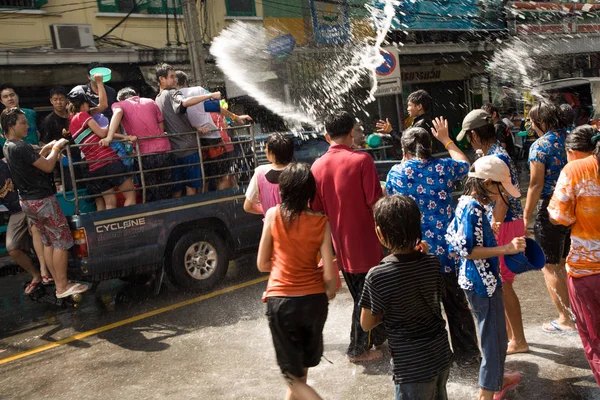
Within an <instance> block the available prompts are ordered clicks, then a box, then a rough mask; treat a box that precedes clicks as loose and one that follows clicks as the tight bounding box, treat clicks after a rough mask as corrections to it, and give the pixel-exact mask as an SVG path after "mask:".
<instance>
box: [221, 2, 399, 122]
mask: <svg viewBox="0 0 600 400" xmlns="http://www.w3.org/2000/svg"><path fill="white" fill-rule="evenodd" d="M396 5H398V2H397V1H396V0H386V1H385V2H377V3H373V4H371V5H367V6H365V7H367V10H368V11H369V13H370V22H371V26H372V27H374V29H375V33H376V34H375V36H374V37H367V38H365V39H363V40H362V41H358V40H355V41H351V42H349V43H347V44H344V45H338V46H333V47H328V48H325V49H323V48H317V49H314V48H297V49H296V50H295V51H294V52H292V54H290V55H288V58H287V60H286V61H285V62H284V61H281V60H278V59H277V58H276V57H274V56H272V55H271V54H270V53H269V42H270V40H271V39H273V38H274V37H276V36H279V35H281V34H282V33H283V32H277V31H274V30H267V29H265V28H264V27H262V26H256V25H252V24H248V23H244V22H236V23H234V24H232V25H231V26H229V27H228V28H226V29H224V30H223V31H222V32H221V34H220V35H219V36H218V37H217V38H215V39H214V40H213V44H212V46H211V49H210V52H211V54H212V55H213V56H214V57H215V59H216V63H217V66H218V67H219V68H220V69H221V70H222V71H223V73H224V74H225V75H226V76H227V78H228V79H229V80H231V81H232V82H234V83H235V84H236V85H237V86H239V87H240V88H241V89H242V90H244V91H245V92H246V93H248V94H249V95H250V96H251V97H253V98H254V99H255V100H256V101H257V102H258V103H259V104H261V105H262V106H264V107H266V108H268V109H269V110H271V111H273V112H274V113H276V114H278V115H279V116H281V117H282V118H283V119H284V120H286V122H287V123H288V124H291V125H296V126H297V125H298V124H305V125H310V126H315V127H319V122H318V121H320V120H322V118H323V117H324V116H325V115H327V114H328V113H330V112H331V110H335V109H340V108H343V107H350V108H352V109H353V111H355V112H357V111H362V108H363V106H364V105H365V104H367V103H369V102H371V101H373V100H374V99H375V97H374V94H375V92H376V90H377V76H376V72H375V70H376V68H377V67H379V66H380V65H381V64H382V62H383V57H382V56H381V54H380V50H381V46H382V44H383V43H384V41H385V38H386V35H387V33H388V31H389V29H390V26H391V24H392V21H393V19H394V16H395V12H396V11H395V6H396ZM304 64H308V65H312V67H314V69H313V71H312V72H309V73H306V71H302V73H294V72H293V71H290V69H292V68H294V66H295V65H296V66H297V65H304ZM365 80H369V81H370V83H371V90H370V91H369V94H368V96H367V97H366V98H356V97H355V96H348V94H349V93H350V91H351V90H352V89H353V88H356V87H358V86H359V85H361V83H363V82H364V81H365ZM290 87H291V89H290Z"/></svg>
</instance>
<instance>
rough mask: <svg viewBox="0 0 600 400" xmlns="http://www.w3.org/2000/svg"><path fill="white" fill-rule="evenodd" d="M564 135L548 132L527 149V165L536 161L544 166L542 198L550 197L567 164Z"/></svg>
mask: <svg viewBox="0 0 600 400" xmlns="http://www.w3.org/2000/svg"><path fill="white" fill-rule="evenodd" d="M565 139H566V134H565V133H564V131H562V132H554V131H550V132H548V133H546V134H545V135H544V136H542V137H541V138H539V139H538V140H536V141H535V142H534V143H533V144H532V145H531V148H530V149H529V163H531V162H532V161H537V162H539V163H542V164H544V165H545V166H546V175H545V176H544V188H543V189H542V197H549V196H552V193H554V187H555V186H556V181H557V180H558V176H559V175H560V171H561V170H562V169H563V167H564V166H565V165H566V164H567V151H566V150H565Z"/></svg>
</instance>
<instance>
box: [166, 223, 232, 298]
mask: <svg viewBox="0 0 600 400" xmlns="http://www.w3.org/2000/svg"><path fill="white" fill-rule="evenodd" d="M228 266H229V252H228V250H227V246H226V244H225V241H224V240H223V238H222V237H221V236H219V235H218V234H217V233H215V232H213V231H210V230H207V229H198V230H193V231H189V232H187V233H185V234H183V236H181V237H180V238H179V240H177V243H175V247H173V252H172V253H171V263H170V266H169V267H168V272H169V275H170V278H171V279H172V281H173V283H174V284H176V285H177V286H179V287H182V288H185V289H192V290H207V289H210V288H212V287H213V286H215V285H216V284H217V283H218V282H219V281H221V279H223V277H224V276H225V274H226V273H227V267H228Z"/></svg>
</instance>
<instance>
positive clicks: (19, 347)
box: [0, 255, 600, 400]
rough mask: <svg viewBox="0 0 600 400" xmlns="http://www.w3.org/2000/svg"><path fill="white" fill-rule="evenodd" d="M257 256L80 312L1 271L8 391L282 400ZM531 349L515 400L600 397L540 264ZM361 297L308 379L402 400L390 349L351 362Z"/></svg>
mask: <svg viewBox="0 0 600 400" xmlns="http://www.w3.org/2000/svg"><path fill="white" fill-rule="evenodd" d="M254 257H255V256H254V255H249V256H246V257H244V258H242V259H240V260H238V261H237V262H234V263H232V264H231V266H230V270H229V273H228V275H227V278H226V280H225V281H224V282H223V284H222V285H221V286H219V287H218V288H217V289H216V290H215V291H214V292H212V293H210V294H207V293H204V294H202V293H180V292H176V291H172V290H164V291H163V292H161V293H160V294H159V295H158V296H152V294H151V293H150V292H149V290H148V289H147V288H145V287H144V286H143V285H131V284H125V283H121V282H120V281H109V282H105V283H103V284H102V285H101V286H100V287H99V288H98V290H97V292H96V293H95V294H94V295H88V296H86V297H85V298H84V300H83V303H82V306H81V308H80V309H78V310H74V309H64V310H62V309H57V308H56V307H54V306H52V305H49V304H38V303H34V302H32V301H30V300H29V299H28V298H23V296H22V295H20V292H21V284H22V283H21V282H22V281H23V280H24V279H25V278H26V277H25V275H16V276H10V277H5V278H2V279H1V280H0V288H1V293H3V303H2V308H1V310H0V318H1V321H2V324H1V327H0V398H2V399H59V398H78V399H100V398H103V399H105V398H120V399H134V398H136V399H137V398H145V399H167V398H168V399H188V398H189V399H280V398H283V396H284V393H285V386H284V383H283V381H282V379H281V377H280V373H279V370H278V367H277V364H276V362H275V356H274V351H273V346H272V343H271V337H270V332H269V329H268V326H267V320H266V317H265V315H264V313H265V306H264V304H263V303H262V302H261V295H262V292H263V290H264V288H265V285H266V282H265V280H264V278H265V277H264V276H263V275H261V274H259V273H258V272H256V270H255V267H254ZM515 288H516V290H517V293H518V294H519V295H520V298H521V302H522V306H523V318H524V321H525V327H526V330H525V332H526V336H527V338H528V340H529V343H530V347H531V351H530V352H529V353H528V354H520V355H511V356H508V358H507V362H506V367H507V369H509V370H514V371H519V372H521V373H522V374H523V380H522V383H521V384H520V385H519V386H518V387H517V388H516V389H515V390H513V391H511V392H510V393H509V395H508V396H507V397H506V398H507V399H528V400H529V399H556V400H559V399H560V400H562V399H590V400H591V399H600V389H599V388H598V387H597V385H596V383H595V381H594V379H593V377H592V374H591V372H590V369H589V366H588V364H587V361H586V359H585V356H584V354H583V350H582V347H581V342H580V339H579V337H578V336H576V335H575V336H567V335H557V334H547V333H543V332H542V331H541V324H542V323H543V322H545V321H548V320H550V319H551V318H553V317H554V316H555V315H554V310H553V306H552V304H551V301H550V298H549V295H548V293H547V292H546V288H545V285H544V279H543V276H542V274H541V273H537V272H529V273H527V274H525V275H522V276H520V277H518V278H517V280H516V282H515ZM350 313H351V298H350V295H349V293H348V291H347V290H346V289H345V288H342V289H341V291H340V293H339V295H338V296H337V297H336V299H335V300H334V301H333V302H332V303H331V304H330V308H329V317H328V320H327V324H326V326H325V332H324V336H325V354H324V358H323V360H322V361H321V364H320V365H319V366H318V367H316V368H314V369H313V370H311V372H310V374H309V382H310V384H312V385H314V387H315V388H316V389H317V390H318V391H319V392H320V393H321V395H322V396H323V397H324V398H326V399H381V398H388V399H391V398H393V387H392V381H391V375H390V366H389V358H388V357H385V358H384V359H383V360H380V361H377V362H372V363H368V364H362V365H357V364H352V363H349V362H348V361H347V360H346V359H345V350H346V346H347V344H348V336H349V326H350V325H349V324H350ZM476 383H477V369H469V370H461V369H458V368H453V369H452V372H451V376H450V380H449V383H448V390H449V396H450V398H451V399H472V398H475V393H476Z"/></svg>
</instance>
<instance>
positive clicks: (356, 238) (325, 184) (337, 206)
mask: <svg viewBox="0 0 600 400" xmlns="http://www.w3.org/2000/svg"><path fill="white" fill-rule="evenodd" d="M311 171H312V173H313V175H314V176H315V181H316V183H317V196H316V197H315V201H314V202H313V204H312V208H313V210H315V211H324V212H325V214H327V218H329V224H330V226H331V236H332V238H333V246H334V248H335V252H336V256H337V262H338V265H340V266H341V268H342V269H343V270H344V271H346V272H350V273H352V274H362V273H366V272H368V271H369V270H370V269H371V268H372V267H374V266H376V265H378V264H379V262H380V261H381V259H382V258H383V250H382V248H381V244H380V243H379V239H377V235H376V234H375V220H374V219H373V206H374V205H375V203H376V202H377V200H379V198H380V197H381V195H382V190H381V184H380V183H379V177H378V176H377V169H376V168H375V163H374V162H373V159H372V158H371V156H370V155H368V154H367V153H365V152H361V151H354V150H352V149H351V148H350V147H348V146H344V145H339V144H334V145H332V146H331V147H329V150H328V151H327V153H325V154H324V155H323V156H322V157H321V158H319V159H318V160H317V161H315V163H314V164H313V166H312V168H311Z"/></svg>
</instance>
